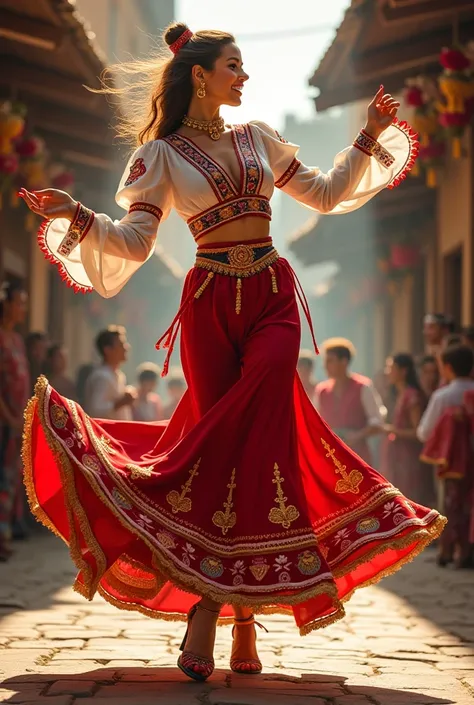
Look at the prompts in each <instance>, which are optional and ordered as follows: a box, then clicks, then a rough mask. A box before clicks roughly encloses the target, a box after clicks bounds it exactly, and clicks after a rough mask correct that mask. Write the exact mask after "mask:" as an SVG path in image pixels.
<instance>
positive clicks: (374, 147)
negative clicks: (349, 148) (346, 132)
mask: <svg viewBox="0 0 474 705" xmlns="http://www.w3.org/2000/svg"><path fill="white" fill-rule="evenodd" d="M354 147H357V148H358V149H360V150H361V151H362V152H364V153H365V154H368V155H370V156H372V157H375V159H376V160H377V161H378V162H379V163H380V164H382V166H384V167H385V168H386V169H388V168H389V167H391V166H392V164H393V163H394V161H395V157H393V156H392V155H391V154H390V152H389V151H388V150H387V149H385V147H383V146H382V145H381V144H380V142H377V140H374V138H373V137H371V136H370V135H369V134H368V133H367V132H365V130H361V131H360V132H359V134H358V135H357V137H356V138H355V140H354Z"/></svg>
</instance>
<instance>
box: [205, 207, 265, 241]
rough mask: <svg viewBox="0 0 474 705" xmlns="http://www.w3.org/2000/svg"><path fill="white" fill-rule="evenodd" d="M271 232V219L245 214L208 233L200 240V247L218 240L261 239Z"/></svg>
mask: <svg viewBox="0 0 474 705" xmlns="http://www.w3.org/2000/svg"><path fill="white" fill-rule="evenodd" d="M269 233H270V221H269V220H267V219H266V218H261V217H260V216H256V215H245V216H243V217H242V218H239V219H238V220H233V221H232V222H231V223H226V224H225V225H221V226H220V227H218V228H216V229H215V230H211V232H209V233H206V234H205V235H203V236H202V237H200V238H199V240H198V243H197V244H198V245H199V247H202V246H203V245H209V244H210V243H216V242H235V244H238V243H241V242H247V241H248V240H259V239H261V238H264V237H268V236H269Z"/></svg>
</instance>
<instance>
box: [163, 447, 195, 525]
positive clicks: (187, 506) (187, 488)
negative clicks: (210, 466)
mask: <svg viewBox="0 0 474 705" xmlns="http://www.w3.org/2000/svg"><path fill="white" fill-rule="evenodd" d="M200 462H201V458H199V460H198V461H197V463H196V464H195V465H194V467H193V468H192V469H191V470H190V471H189V478H188V479H187V480H186V482H185V483H184V485H181V490H182V491H181V494H180V493H179V492H178V491H177V490H171V492H168V494H167V495H166V501H167V502H168V504H171V506H172V508H173V514H177V513H178V512H190V511H191V508H192V506H193V505H192V502H191V498H190V497H186V495H187V494H189V492H191V484H192V481H193V480H194V478H195V477H196V475H199V473H198V468H199V463H200Z"/></svg>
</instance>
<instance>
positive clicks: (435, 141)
mask: <svg viewBox="0 0 474 705" xmlns="http://www.w3.org/2000/svg"><path fill="white" fill-rule="evenodd" d="M436 97H437V92H436V91H435V92H434V91H433V87H432V85H431V84H430V82H429V81H427V79H424V78H423V77H419V78H416V79H410V80H409V81H407V87H406V90H405V103H406V105H407V106H409V107H411V108H413V117H412V122H413V127H414V129H415V130H416V131H417V132H418V135H419V138H420V147H419V150H418V163H417V167H418V168H417V170H416V171H415V173H414V174H413V175H414V176H419V175H420V172H421V170H423V172H424V174H425V178H426V184H427V186H429V187H430V188H434V187H435V186H436V185H437V171H438V170H439V169H440V168H441V167H442V166H443V162H444V157H445V153H446V138H445V135H444V133H443V130H442V128H441V126H440V123H439V111H438V107H437V101H436ZM412 173H413V172H412Z"/></svg>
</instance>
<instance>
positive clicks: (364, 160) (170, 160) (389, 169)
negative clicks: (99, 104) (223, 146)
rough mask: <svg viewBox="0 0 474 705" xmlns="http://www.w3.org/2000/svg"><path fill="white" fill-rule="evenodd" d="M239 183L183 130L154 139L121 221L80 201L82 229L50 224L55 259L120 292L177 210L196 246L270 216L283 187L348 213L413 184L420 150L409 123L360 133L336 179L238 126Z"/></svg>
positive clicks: (48, 242) (130, 175) (82, 282)
mask: <svg viewBox="0 0 474 705" xmlns="http://www.w3.org/2000/svg"><path fill="white" fill-rule="evenodd" d="M231 138H232V145H233V149H234V152H235V155H236V158H237V162H238V165H239V169H240V178H239V180H238V183H237V180H236V179H235V177H234V178H233V177H232V176H231V175H230V174H229V173H228V172H227V171H226V169H225V168H224V167H223V166H222V165H221V164H220V163H218V161H216V160H215V159H213V158H212V157H211V156H210V155H209V154H208V153H206V151H205V150H204V149H203V147H202V142H201V143H198V142H197V141H196V140H192V139H190V138H188V137H185V136H183V135H181V134H178V133H173V134H171V135H169V136H167V137H165V138H163V139H160V140H154V141H151V142H148V143H146V144H144V145H142V146H141V147H139V148H138V149H137V150H136V151H135V153H134V154H133V155H132V157H131V158H130V160H129V163H128V165H127V167H126V169H125V172H124V175H123V177H122V179H121V181H120V184H119V188H118V191H117V195H116V201H117V203H118V204H119V205H120V206H121V207H122V208H124V210H126V211H127V214H126V215H125V216H124V218H122V220H120V221H115V222H114V221H112V220H111V219H110V218H109V217H108V216H107V215H105V214H102V213H98V214H96V213H93V212H92V211H90V210H89V209H87V208H84V207H83V206H82V205H80V204H79V206H78V210H77V213H76V217H75V219H74V221H73V223H72V224H71V223H69V221H66V220H64V219H56V220H53V221H50V222H49V223H48V224H47V226H46V227H45V228H44V230H43V235H44V239H43V243H42V244H43V247H44V249H45V252H46V255H47V256H48V257H49V258H50V259H53V261H55V262H56V263H57V264H58V266H59V267H60V268H61V270H62V273H63V275H64V276H65V278H66V279H67V280H68V281H69V283H70V284H71V285H72V286H74V287H75V288H76V289H79V290H89V289H90V288H94V289H95V290H96V291H98V292H99V293H100V294H101V295H102V296H105V297H110V296H114V295H115V294H117V293H118V292H119V291H120V289H121V288H122V287H123V286H124V284H125V283H126V282H127V281H128V279H129V278H130V277H131V276H132V274H133V273H134V272H135V271H136V270H137V269H138V268H139V267H140V266H141V265H142V264H143V262H145V261H146V260H147V259H148V258H149V257H150V256H151V255H152V253H153V251H154V248H155V243H156V236H157V230H158V226H159V223H160V222H161V221H162V220H163V219H164V218H166V217H167V215H168V214H169V212H170V210H171V208H174V209H175V210H176V211H177V212H178V214H179V215H180V216H181V217H182V218H183V219H184V220H185V221H186V222H187V224H188V226H189V229H190V231H191V233H192V235H193V237H194V239H195V240H196V242H198V241H199V239H200V238H202V236H203V234H205V233H208V232H210V231H211V230H213V229H215V228H217V227H220V226H221V225H223V224H225V223H227V222H230V221H232V220H236V219H238V218H241V217H243V216H248V215H250V216H255V217H261V218H266V219H268V220H270V219H271V207H270V198H271V196H272V194H273V191H274V189H275V187H277V188H280V189H281V190H282V191H285V192H286V193H288V194H289V195H290V196H293V197H294V198H295V199H296V200H298V201H299V202H300V203H302V204H303V205H305V206H307V207H308V208H310V209H312V210H316V211H318V212H320V213H331V214H336V213H347V212H349V211H352V210H355V209H356V208H359V207H360V206H362V205H363V204H364V203H366V202H367V201H368V200H369V199H371V198H372V197H373V196H374V195H375V194H376V193H377V192H378V191H380V190H381V189H383V188H385V187H389V188H390V187H392V186H394V185H397V183H398V182H399V181H400V180H401V179H402V178H404V175H405V172H406V170H407V169H408V168H409V167H410V165H411V163H412V162H413V160H414V156H415V152H416V146H415V140H414V138H413V135H412V133H411V131H410V130H409V128H408V127H407V126H406V125H405V124H403V123H402V124H398V123H396V124H394V125H392V126H391V127H389V128H388V129H387V130H386V131H385V132H384V133H383V135H382V137H381V139H380V140H379V142H375V141H374V140H372V139H371V138H370V137H369V136H368V135H366V134H365V133H364V132H361V133H360V134H359V136H358V137H357V139H356V141H355V142H354V144H353V146H351V147H349V148H347V149H345V150H344V151H342V152H341V153H340V154H338V155H337V156H336V159H335V164H334V168H333V169H331V170H330V171H329V172H328V173H327V174H325V173H323V172H321V171H320V170H319V169H318V168H316V167H307V166H305V165H304V164H302V163H301V162H300V161H299V160H298V158H297V153H298V149H299V147H298V146H297V145H295V144H291V143H289V142H287V141H286V140H284V139H283V138H282V137H280V135H279V134H278V133H277V132H276V131H275V130H273V129H272V128H270V127H269V126H268V125H266V124H265V123H262V122H251V123H249V124H247V125H234V126H233V127H232V130H231Z"/></svg>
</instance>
